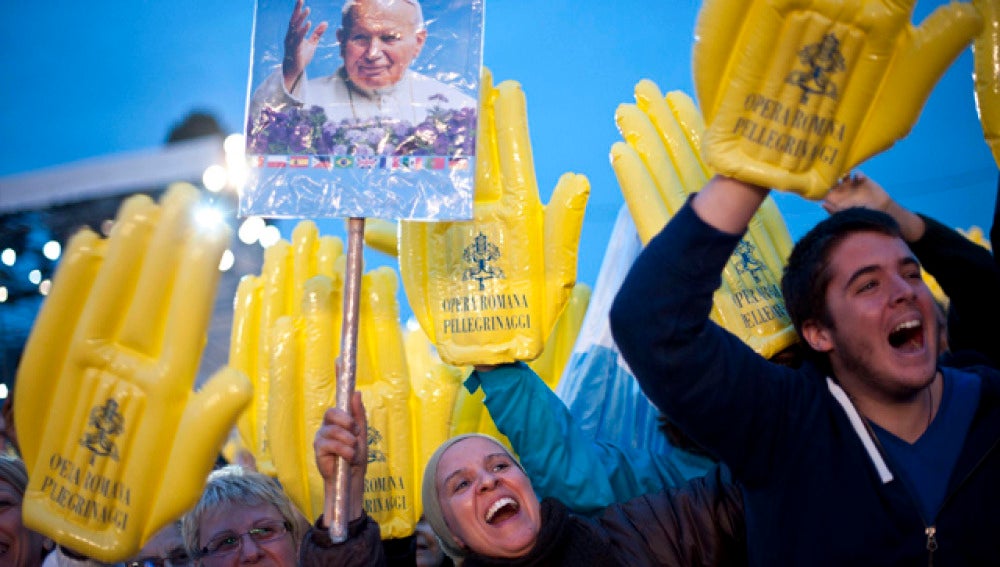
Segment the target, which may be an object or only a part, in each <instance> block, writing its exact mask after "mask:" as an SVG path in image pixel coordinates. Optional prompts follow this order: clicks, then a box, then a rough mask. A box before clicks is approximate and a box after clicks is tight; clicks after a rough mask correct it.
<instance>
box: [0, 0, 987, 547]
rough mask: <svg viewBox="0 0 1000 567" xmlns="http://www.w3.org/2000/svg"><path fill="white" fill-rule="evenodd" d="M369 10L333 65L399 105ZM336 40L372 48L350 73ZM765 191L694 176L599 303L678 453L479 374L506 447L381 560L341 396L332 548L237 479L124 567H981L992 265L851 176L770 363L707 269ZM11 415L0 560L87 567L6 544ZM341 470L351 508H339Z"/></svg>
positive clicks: (283, 81)
mask: <svg viewBox="0 0 1000 567" xmlns="http://www.w3.org/2000/svg"><path fill="white" fill-rule="evenodd" d="M369 4H371V3H370V2H357V3H352V2H348V4H347V6H346V7H345V11H344V16H345V17H344V29H345V30H349V29H350V28H351V26H352V25H353V26H356V27H357V29H358V30H367V31H357V30H355V33H354V34H353V35H352V34H350V33H348V32H347V31H341V32H339V33H338V37H340V40H341V43H342V44H343V45H344V47H342V52H343V54H344V57H345V67H344V68H342V69H341V71H338V74H339V78H335V79H334V80H336V81H340V82H341V83H343V85H342V88H345V89H348V91H351V92H356V93H358V94H367V93H368V91H367V90H365V87H368V88H369V90H371V91H372V92H374V91H377V90H378V89H380V88H384V87H386V86H391V85H383V84H381V83H377V82H375V81H376V79H377V78H378V77H379V76H381V75H379V73H377V72H376V71H375V70H372V69H369V68H368V67H365V66H363V65H362V66H360V67H358V69H355V68H354V67H352V63H351V61H352V60H360V59H359V57H361V58H363V57H364V55H363V54H364V53H367V54H368V56H369V57H370V58H372V59H375V58H374V57H371V56H372V55H373V49H374V48H372V47H371V45H373V44H376V43H378V42H383V41H384V42H388V43H392V41H390V40H393V39H394V38H395V36H394V35H392V34H388V35H386V34H382V36H380V35H379V34H378V33H375V32H372V30H376V31H377V30H379V29H381V26H382V25H383V24H384V23H386V22H389V23H391V24H392V25H398V26H399V27H400V28H401V29H403V28H405V30H406V32H405V33H403V36H404V39H405V37H409V36H410V35H413V34H417V35H413V38H414V39H413V41H414V43H413V44H412V45H409V46H408V47H406V49H407V50H409V51H407V53H409V55H408V57H409V59H406V58H404V59H406V65H403V66H402V67H401V68H400V72H401V73H402V72H403V71H405V69H406V66H407V65H408V62H409V60H412V57H413V56H415V54H416V52H419V48H420V46H421V45H422V41H423V39H422V38H423V36H422V35H420V33H421V32H420V30H422V26H423V22H422V17H421V16H420V11H419V4H417V3H416V2H411V1H409V0H407V1H406V2H398V3H397V5H396V7H395V10H396V12H394V16H393V18H388V19H385V20H384V21H383V19H379V18H369V15H368V14H367V12H365V11H364V10H361V11H359V12H358V13H357V14H355V13H354V12H352V11H351V10H352V9H353V8H354V7H356V6H368V5H369ZM307 16H308V9H307V8H304V7H303V2H302V1H301V0H300V1H298V2H297V3H296V5H295V8H294V13H293V16H292V20H291V22H290V23H289V32H288V39H287V40H286V46H287V47H288V48H289V49H290V50H291V51H292V54H290V55H289V56H287V57H286V59H285V63H284V65H283V68H282V70H281V73H278V74H276V75H275V77H274V81H275V84H276V85H277V87H276V88H278V87H280V88H282V89H283V91H282V92H283V93H284V94H285V95H286V96H288V97H292V96H293V95H294V94H295V93H301V92H302V90H303V89H305V88H306V87H308V88H310V89H312V88H313V87H314V86H315V84H316V83H313V82H312V81H307V80H306V79H305V75H304V72H305V66H306V65H307V64H308V63H309V60H310V58H311V53H310V52H309V50H308V49H305V47H308V45H305V47H304V44H309V43H312V44H315V43H316V42H318V40H319V37H320V36H321V35H322V34H323V32H324V31H325V29H326V24H322V25H320V26H317V28H315V29H314V30H313V33H312V35H308V32H309V27H310V24H308V23H307V22H306V18H307ZM407 34H410V35H407ZM395 39H399V38H395ZM352 42H358V43H359V44H360V43H363V42H367V45H368V47H367V48H366V49H364V50H360V51H359V52H358V53H359V54H362V55H358V54H355V55H351V54H352V49H354V48H353V47H352ZM400 49H403V48H402V47H401V48H400ZM376 51H377V50H376ZM359 69H360V70H359ZM356 73H360V74H357V75H356ZM365 73H367V74H365ZM397 79H398V77H396V78H395V79H391V81H395V80H397ZM318 80H322V79H314V80H313V81H318ZM386 80H390V79H386ZM369 83H370V84H369ZM998 190H1000V185H998ZM769 191H770V189H768V188H766V187H763V186H761V185H758V184H755V183H752V182H748V181H745V180H741V179H739V178H737V177H733V176H724V175H715V176H713V177H711V178H710V179H709V180H708V182H707V184H705V186H704V187H703V188H701V189H700V190H699V191H697V192H696V193H693V194H692V195H690V196H689V197H688V198H686V200H685V202H684V205H683V206H682V207H680V209H679V210H677V211H676V213H675V214H674V215H673V216H672V218H671V219H670V221H669V222H668V223H667V224H666V225H665V226H664V227H663V229H662V231H661V232H660V233H659V234H658V235H656V236H655V237H653V238H652V240H650V241H649V242H648V244H647V245H646V246H645V248H644V249H643V250H642V252H641V253H640V254H639V256H638V258H637V259H636V260H635V262H634V263H633V265H632V267H631V270H630V271H629V273H628V276H627V277H626V278H625V280H624V282H623V283H622V285H621V288H620V289H619V290H618V291H617V295H616V299H615V301H614V303H613V305H612V306H611V308H610V313H609V315H608V319H609V322H610V329H611V332H612V334H613V337H614V341H615V345H616V347H617V348H618V349H619V350H620V352H621V355H622V356H623V357H624V359H625V361H626V362H627V363H628V366H629V368H630V370H631V372H632V373H633V374H634V376H635V379H636V380H637V381H638V382H639V384H640V385H641V386H642V388H643V391H644V392H645V394H646V395H647V396H648V397H649V398H650V400H651V401H652V402H653V403H654V404H655V405H656V407H657V408H659V410H661V411H662V413H663V425H664V427H663V429H664V435H668V434H669V435H670V440H671V446H672V449H673V451H675V453H672V454H671V455H669V456H664V455H642V454H639V453H637V452H635V451H634V450H632V449H631V448H627V447H618V446H615V445H614V444H610V443H606V442H598V441H596V440H594V439H593V438H590V437H588V435H587V434H586V433H584V432H582V431H581V429H580V426H579V424H578V423H575V422H574V418H573V416H572V415H571V414H570V412H568V411H567V409H566V408H565V406H564V405H563V404H562V401H561V400H560V399H559V398H558V397H557V396H556V395H555V394H554V393H553V392H552V391H551V390H550V389H549V388H548V387H547V386H546V385H545V384H544V383H543V382H542V380H541V379H540V378H539V377H538V376H537V375H536V374H535V373H534V372H533V371H532V370H531V369H530V368H529V367H528V366H527V365H526V364H525V363H524V362H511V363H506V364H499V365H496V364H482V365H476V366H475V368H474V370H473V371H472V373H471V375H470V376H469V378H468V380H467V381H466V382H465V387H466V388H468V389H469V390H470V391H475V390H477V389H479V388H482V389H483V390H484V392H485V393H486V395H485V402H484V403H485V405H486V407H487V409H488V410H489V412H490V414H491V415H492V417H493V419H494V421H495V423H496V425H497V428H498V430H499V431H500V432H501V433H503V434H504V435H506V437H507V438H508V440H509V441H510V444H511V446H512V448H513V451H511V450H509V449H508V448H507V447H506V446H505V445H504V444H503V443H501V442H500V441H499V440H497V439H494V438H492V437H489V436H486V435H482V434H477V433H473V434H462V435H458V436H455V437H452V438H450V439H448V440H447V441H445V442H444V443H442V444H441V445H440V446H439V447H438V448H437V450H436V451H435V452H434V453H433V454H432V455H431V456H430V458H429V459H428V461H427V463H426V464H425V466H424V474H423V480H422V485H421V486H420V495H421V502H422V504H423V510H422V513H423V516H422V518H421V521H420V523H419V524H418V525H417V529H416V532H415V534H414V535H413V536H411V537H410V538H407V539H406V541H405V542H403V543H402V545H398V543H399V542H387V541H383V540H382V538H381V531H380V527H379V525H378V523H377V522H376V521H375V519H373V518H372V517H371V516H370V515H369V514H368V513H367V512H366V510H365V506H364V492H365V474H366V470H367V467H368V464H369V462H370V459H369V454H368V453H369V445H368V424H367V419H368V418H367V415H366V410H365V406H364V403H363V400H362V395H361V394H360V393H355V394H354V396H353V397H352V398H351V400H350V403H349V404H348V406H349V407H348V408H347V409H340V408H337V407H331V408H329V409H327V410H326V412H325V414H324V416H323V421H322V424H321V426H320V427H319V429H318V431H316V432H315V439H314V443H313V447H314V450H315V456H316V459H315V466H316V467H317V468H318V470H319V473H320V475H321V477H322V479H323V482H324V489H325V492H324V494H325V496H326V504H327V506H326V507H325V508H324V509H325V510H332V509H333V507H334V505H335V502H334V501H335V500H339V501H342V502H345V503H346V509H345V512H346V516H347V520H348V522H347V534H346V539H345V540H344V541H335V540H334V538H333V537H332V536H331V529H330V528H331V518H329V517H327V516H326V514H322V515H319V517H316V518H307V517H305V516H304V515H303V513H302V512H300V511H299V510H298V509H297V508H296V506H295V505H294V504H293V502H292V501H291V499H290V498H289V496H288V495H287V494H286V493H285V491H284V490H283V489H282V487H281V485H280V484H279V483H278V482H277V481H276V480H275V479H274V478H272V477H270V476H268V475H266V474H263V473H262V472H258V471H256V470H255V469H254V466H253V462H252V460H247V461H244V462H243V464H227V465H223V466H220V467H218V468H217V469H216V470H214V471H213V472H212V473H211V474H210V475H209V476H208V478H207V480H206V482H205V486H204V490H203V492H202V494H201V497H200V499H199V500H198V502H197V503H196V504H195V505H194V507H193V508H192V509H190V510H188V511H187V512H186V513H185V514H184V515H183V516H182V517H181V518H179V519H177V521H176V522H172V523H170V524H169V525H167V526H165V527H163V528H162V529H161V530H160V531H159V532H157V533H156V534H155V535H154V536H153V537H151V538H149V540H148V541H146V542H145V544H144V546H143V548H142V550H141V551H140V552H139V553H138V554H137V555H136V556H135V557H134V558H131V559H129V560H127V561H125V562H124V565H128V566H135V567H140V566H141V567H154V566H155V567H161V566H169V567H181V566H187V565H194V564H197V565H203V566H214V565H235V564H242V563H259V564H262V565H264V564H266V565H276V566H294V565H303V566H312V565H343V566H354V565H358V566H360V565H397V564H399V565H402V564H409V565H413V564H416V565H421V566H424V565H445V566H447V565H464V566H467V567H475V566H479V565H483V566H486V565H510V566H515V565H572V566H574V567H583V566H587V565H601V566H606V565H638V566H643V565H650V566H653V565H747V564H751V565H775V564H776V565H827V564H828V565H845V564H872V565H900V564H907V565H909V564H917V563H925V562H928V561H930V563H937V564H945V565H980V564H991V563H995V562H996V561H997V558H998V557H1000V542H998V540H997V538H996V537H994V532H995V529H996V528H997V527H998V525H997V521H996V520H994V519H993V518H995V517H996V516H995V514H994V511H995V509H996V506H997V505H998V504H1000V489H998V488H997V487H998V483H997V482H995V479H996V478H997V476H996V475H998V474H1000V450H998V449H997V446H998V442H997V441H998V439H1000V369H998V368H1000V367H998V362H1000V351H998V349H997V347H996V334H995V332H994V331H992V325H994V324H995V322H996V321H998V320H1000V302H997V301H996V299H995V296H996V292H997V290H1000V261H998V259H997V257H996V256H995V255H994V254H993V253H992V252H991V251H990V250H989V249H987V248H984V247H982V246H979V245H977V244H975V243H973V242H971V241H970V240H969V239H967V238H966V237H965V236H963V235H962V234H960V233H958V232H957V231H955V230H952V229H950V228H948V227H946V226H945V225H943V224H942V223H940V222H938V221H936V220H934V219H933V218H931V217H929V216H926V215H923V214H918V213H915V212H913V211H910V210H907V209H906V208H904V207H903V206H901V205H900V204H899V203H898V202H897V201H896V200H894V199H893V198H892V197H891V196H890V194H889V192H887V191H886V190H885V189H883V188H882V187H881V186H880V185H879V184H878V183H876V182H875V181H874V180H872V179H870V178H869V177H867V176H866V175H864V174H862V173H859V172H852V173H850V174H848V175H846V176H844V177H843V178H841V179H839V180H838V181H837V182H836V184H835V185H834V186H833V187H831V188H830V189H829V192H828V193H827V194H826V197H825V199H824V200H823V203H822V204H823V207H824V208H825V209H826V210H827V212H829V213H830V216H829V217H828V218H827V219H825V220H823V221H822V222H820V223H819V224H817V225H816V226H815V227H814V228H813V229H811V230H810V231H809V232H808V233H807V234H806V235H805V236H804V237H802V238H801V239H800V240H799V241H798V243H796V244H795V246H794V248H793V249H792V251H791V254H790V256H789V258H788V259H787V265H786V266H785V270H784V274H783V276H782V278H781V289H780V292H781V296H782V298H781V299H782V301H783V303H784V309H785V310H787V314H788V317H789V319H790V321H791V323H792V324H793V325H794V328H795V331H796V333H797V339H798V343H797V344H796V345H794V346H793V347H790V348H789V349H786V350H785V351H783V352H781V353H779V354H778V355H774V356H771V357H770V358H765V357H763V356H761V354H760V353H759V352H757V351H755V350H754V349H753V348H751V346H749V345H748V344H746V342H744V341H743V340H741V339H740V338H738V337H737V336H735V335H734V334H733V333H731V332H730V331H729V330H727V329H726V328H725V327H724V326H721V325H720V324H718V323H717V322H715V321H714V320H713V319H712V317H711V312H712V308H713V301H715V292H716V290H717V289H719V286H720V282H721V278H722V276H721V274H722V273H723V271H724V266H725V265H726V263H727V262H728V261H729V260H730V258H731V257H732V256H733V253H734V250H735V249H737V246H738V245H739V244H740V242H741V239H742V238H743V237H744V235H745V234H746V233H747V231H748V227H749V225H750V224H751V220H752V219H753V217H754V215H755V213H756V212H757V211H758V209H759V208H760V207H761V206H762V204H763V203H764V202H765V200H766V199H767V196H768V193H769ZM998 197H1000V194H998ZM997 206H998V209H997V212H996V213H995V215H994V226H993V230H992V232H991V236H992V238H993V239H994V242H993V244H994V245H995V244H996V242H995V239H996V237H997V230H998V223H997V222H996V221H997V218H998V217H1000V200H998V205H997ZM923 269H926V270H927V271H928V272H929V273H930V274H932V275H933V276H934V277H935V278H936V279H937V281H938V282H939V283H940V285H941V287H942V289H943V290H944V292H945V293H946V294H947V297H948V303H947V305H943V304H941V303H939V302H938V301H937V300H936V299H935V298H934V296H933V295H932V294H931V291H930V289H929V288H928V286H927V284H926V283H925V280H924V279H923V276H922V270H923ZM9 408H10V403H9V401H8V404H7V405H6V406H5V411H4V412H3V419H4V420H5V422H6V423H7V426H6V427H5V428H4V429H3V433H4V441H5V443H6V445H7V446H8V447H9V450H8V451H7V452H8V453H9V455H7V456H3V457H0V564H4V565H19V566H27V567H34V566H37V565H53V566H71V567H84V566H86V565H99V564H100V563H99V562H97V561H95V560H92V559H89V558H87V557H85V556H83V555H81V554H80V553H79V552H77V551H76V550H73V549H70V548H68V547H66V546H63V545H55V544H54V542H53V541H52V540H50V539H48V538H46V537H43V536H42V535H40V534H38V533H35V532H33V531H32V530H30V529H28V528H26V527H25V526H24V525H23V524H22V523H21V520H22V516H21V513H20V510H21V505H22V500H23V498H24V496H25V490H26V487H27V486H28V473H27V470H26V468H25V465H24V463H22V462H21V461H20V459H19V458H18V457H17V453H18V449H17V432H16V431H15V430H14V429H13V427H12V423H13V422H12V419H11V417H10V411H9ZM270 442H271V443H280V442H281V440H280V439H270ZM591 463H600V465H601V466H600V468H597V467H596V466H594V465H592V464H591ZM342 464H346V465H347V466H349V467H350V475H349V478H350V484H349V486H348V487H347V494H346V495H343V494H337V491H336V488H335V486H336V477H337V467H338V466H341V465H342ZM581 469H582V470H581ZM553 471H556V472H554V473H553ZM345 496H346V497H345Z"/></svg>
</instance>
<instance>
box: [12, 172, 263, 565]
mask: <svg viewBox="0 0 1000 567" xmlns="http://www.w3.org/2000/svg"><path fill="white" fill-rule="evenodd" d="M197 203H198V194H197V191H196V190H195V189H194V187H192V186H190V185H177V186H173V187H171V188H170V189H169V190H168V191H167V193H166V194H165V195H164V196H163V199H162V201H161V203H160V204H157V203H155V202H153V201H152V200H151V199H149V198H148V197H146V196H144V195H139V196H134V197H131V198H129V199H127V200H126V201H125V202H124V203H123V204H122V206H121V208H120V209H119V211H118V216H117V219H116V222H115V224H114V228H113V229H112V231H111V234H110V236H109V238H108V239H106V240H104V239H101V238H100V237H98V236H97V235H96V234H94V233H93V232H91V231H89V230H83V231H81V232H79V233H77V234H76V235H75V236H74V237H73V238H72V239H71V240H70V242H69V244H68V245H67V249H66V253H65V254H64V256H63V260H62V262H61V263H60V266H59V270H58V272H57V274H56V276H55V279H54V281H53V284H52V291H51V293H50V295H49V297H48V298H47V299H46V301H45V303H44V304H43V306H42V309H41V311H40V312H39V315H38V319H37V321H36V323H35V326H34V328H33V329H32V333H31V337H30V338H29V340H28V344H27V346H26V348H25V351H24V356H23V359H22V362H21V366H20V368H19V369H18V377H17V388H18V395H17V398H16V401H15V404H16V409H15V419H16V420H17V429H18V431H19V433H20V441H21V448H22V451H23V456H24V459H25V464H26V465H27V467H28V471H29V474H30V481H29V484H28V489H27V491H26V493H25V498H24V507H23V514H24V523H25V525H26V526H27V527H29V528H31V529H33V530H35V531H38V532H40V533H42V534H45V535H46V536H48V537H51V538H52V539H54V540H55V541H57V542H58V543H60V544H63V545H66V546H67V547H70V548H72V549H75V550H77V551H79V552H81V553H84V554H86V555H87V556H89V557H92V558H94V559H98V560H101V561H105V562H114V561H120V560H122V559H124V558H126V557H128V556H131V555H133V554H135V553H136V552H137V551H138V550H139V548H140V547H141V545H142V543H143V542H144V541H146V540H147V539H148V538H149V537H150V536H152V535H153V534H154V533H155V532H156V531H158V530H159V529H160V528H162V527H163V526H164V525H166V524H167V523H169V522H171V521H174V520H176V519H177V518H178V517H179V516H180V515H181V514H182V513H184V512H185V511H187V509H188V508H190V507H191V506H192V505H194V503H195V502H196V501H197V500H198V498H199V497H200V496H201V491H202V487H203V486H204V482H205V477H206V476H207V474H208V472H209V471H210V470H211V468H212V466H213V464H214V462H215V458H216V456H217V454H218V451H219V449H220V447H222V444H223V442H224V441H225V438H226V435H227V433H228V431H229V429H230V428H231V427H232V425H233V423H234V422H235V420H236V416H237V415H238V413H239V412H240V411H241V410H242V409H243V407H245V405H246V404H247V403H248V402H249V399H250V383H249V382H248V381H247V379H246V377H244V376H243V375H242V374H241V373H239V372H237V371H235V370H232V369H225V370H222V371H220V372H219V373H217V374H216V375H215V376H214V377H213V378H212V379H211V380H210V381H209V382H208V383H207V385H206V386H205V387H204V388H203V389H202V390H201V391H200V392H198V393H193V392H192V390H191V387H192V385H193V383H194V379H195V374H196V371H197V368H198V361H199V359H200V357H201V351H202V348H203V346H204V343H205V340H206V333H207V328H208V323H209V320H210V319H211V314H212V300H213V297H214V295H215V288H216V283H217V282H218V278H219V270H218V265H219V260H220V258H221V256H222V253H223V250H225V247H226V245H227V243H228V241H229V229H228V227H226V226H225V225H224V224H222V223H221V222H215V223H207V224H206V223H202V222H199V221H198V220H196V214H195V209H196V205H197Z"/></svg>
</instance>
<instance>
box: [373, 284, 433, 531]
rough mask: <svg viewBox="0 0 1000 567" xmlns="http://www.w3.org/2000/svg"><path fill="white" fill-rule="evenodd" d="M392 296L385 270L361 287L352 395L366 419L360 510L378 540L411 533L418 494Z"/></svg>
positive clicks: (402, 355) (406, 378)
mask: <svg viewBox="0 0 1000 567" xmlns="http://www.w3.org/2000/svg"><path fill="white" fill-rule="evenodd" d="M398 291H399V279H398V278H397V276H396V272H395V271H394V270H392V269H391V268H388V267H382V268H377V269H375V270H372V271H371V272H369V273H368V274H365V276H364V278H363V279H362V282H361V293H362V298H361V305H360V313H359V320H360V325H359V326H358V331H359V333H358V365H357V368H358V372H357V376H358V380H357V389H358V390H359V391H361V392H362V393H363V395H364V400H365V407H366V409H367V413H368V472H367V474H366V476H365V479H366V480H365V510H366V511H367V512H368V514H369V515H370V516H371V517H372V518H374V519H375V521H377V522H378V523H379V527H380V528H381V529H382V538H383V539H385V538H402V537H407V536H409V535H411V534H412V533H413V531H414V529H415V528H416V525H417V519H418V515H417V513H416V494H417V493H418V492H420V489H419V486H420V485H419V484H417V483H416V482H415V481H416V476H415V471H416V470H417V468H418V465H417V463H416V462H415V461H414V453H413V436H414V435H413V420H412V416H411V414H410V378H409V370H408V368H407V365H406V350H405V348H404V347H403V329H402V326H401V325H400V323H399V301H398V299H397V297H398V293H397V292H398ZM422 465H423V463H420V466H419V468H421V469H422V468H423V467H422Z"/></svg>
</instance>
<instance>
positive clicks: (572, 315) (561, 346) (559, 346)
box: [528, 282, 590, 391]
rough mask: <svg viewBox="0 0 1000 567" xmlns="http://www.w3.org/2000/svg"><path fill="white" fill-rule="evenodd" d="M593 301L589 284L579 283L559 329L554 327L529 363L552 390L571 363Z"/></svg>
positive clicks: (574, 287)
mask: <svg viewBox="0 0 1000 567" xmlns="http://www.w3.org/2000/svg"><path fill="white" fill-rule="evenodd" d="M589 304H590V286H588V285H587V284H585V283H580V282H577V284H576V285H575V286H573V294H572V295H570V298H569V302H568V303H567V304H566V309H563V312H562V315H560V316H559V321H557V322H556V328H555V329H553V330H552V334H551V335H549V338H548V340H547V341H545V348H544V349H543V350H542V354H541V355H540V356H539V357H538V358H536V359H535V360H532V361H531V362H529V363H528V366H530V367H531V369H532V370H534V371H535V374H538V376H539V377H540V378H541V379H542V381H543V382H545V384H546V385H547V386H548V387H549V388H550V389H551V390H553V391H555V389H556V386H558V385H559V379H560V378H562V374H563V369H564V368H566V363H567V362H569V357H570V355H571V354H573V347H574V345H576V337H577V335H579V334H580V326H581V325H582V324H583V317H584V315H586V314H587V306H588V305H589Z"/></svg>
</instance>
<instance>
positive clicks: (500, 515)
mask: <svg viewBox="0 0 1000 567" xmlns="http://www.w3.org/2000/svg"><path fill="white" fill-rule="evenodd" d="M520 509H521V506H520V505H519V504H518V503H517V501H516V500H514V499H513V498H511V497H509V496H504V497H503V498H501V499H499V500H497V501H496V502H494V503H493V505H492V506H490V509H489V510H487V511H486V518H485V519H486V523H487V524H491V525H492V524H496V523H498V522H502V521H504V520H506V519H508V518H510V517H512V516H514V515H515V514H517V511H518V510H520Z"/></svg>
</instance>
